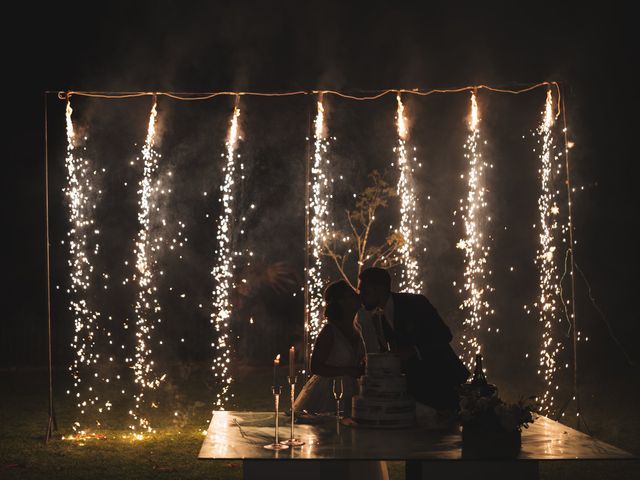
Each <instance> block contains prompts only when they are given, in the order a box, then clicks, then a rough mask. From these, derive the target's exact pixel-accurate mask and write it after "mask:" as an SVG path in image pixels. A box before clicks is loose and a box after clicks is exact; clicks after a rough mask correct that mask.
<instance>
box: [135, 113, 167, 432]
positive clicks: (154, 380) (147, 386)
mask: <svg viewBox="0 0 640 480" xmlns="http://www.w3.org/2000/svg"><path fill="white" fill-rule="evenodd" d="M156 107H157V104H156V102H155V101H154V103H153V106H152V108H151V113H150V115H149V126H148V130H147V137H146V140H145V144H144V147H143V148H142V159H143V164H144V168H143V175H142V179H141V180H140V183H139V190H138V194H139V196H140V197H139V200H138V207H139V210H138V224H139V231H138V238H137V241H136V249H135V253H136V278H135V279H137V281H138V295H137V299H136V303H135V315H136V328H135V336H136V339H135V340H136V345H135V356H134V357H135V358H134V361H133V365H132V368H133V373H134V382H135V384H136V387H137V388H136V393H135V394H134V402H135V406H134V408H133V409H132V410H129V414H130V415H131V416H132V417H133V418H134V420H135V421H136V422H137V423H138V427H140V428H141V429H142V430H143V431H146V432H152V431H153V429H152V428H151V425H150V424H149V420H148V419H147V418H146V417H145V415H147V414H146V413H145V412H144V410H145V408H148V407H153V406H154V403H153V402H151V400H150V399H149V398H148V397H149V393H150V391H152V390H154V389H156V388H158V386H159V385H160V382H161V381H162V380H163V379H164V377H165V376H164V375H162V376H159V375H158V374H157V373H156V371H155V365H154V361H153V360H152V353H153V350H152V347H151V345H152V330H154V329H155V325H154V324H155V323H156V322H160V321H161V319H160V317H159V316H158V315H159V313H160V310H161V308H160V303H159V302H158V298H157V295H156V292H157V287H156V285H155V278H154V277H155V275H154V273H155V272H154V265H155V264H156V263H157V262H156V260H155V258H154V256H155V255H156V254H157V251H158V249H159V245H158V242H161V241H162V239H161V238H157V237H155V238H154V236H153V233H152V228H151V226H152V222H151V215H153V214H155V213H157V210H158V207H157V206H156V203H155V202H156V201H157V198H156V194H157V191H158V187H159V182H157V181H156V182H154V180H155V176H156V173H157V170H158V160H159V158H160V154H159V153H158V152H157V151H156V150H155V141H156V117H157V114H158V113H157V109H156ZM145 393H146V394H147V398H145ZM130 428H131V429H132V430H134V431H135V430H136V426H135V425H131V427H130ZM136 434H137V435H139V433H136Z"/></svg>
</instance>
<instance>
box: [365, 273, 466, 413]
mask: <svg viewBox="0 0 640 480" xmlns="http://www.w3.org/2000/svg"><path fill="white" fill-rule="evenodd" d="M360 300H361V302H362V304H363V306H364V308H365V310H362V309H361V311H360V313H359V314H358V322H359V326H360V329H361V330H362V336H363V339H364V342H365V346H366V348H367V352H369V353H376V352H382V351H387V350H390V351H392V352H394V353H397V354H398V355H399V356H400V358H401V359H402V368H403V371H404V373H405V374H406V375H407V385H408V390H409V393H410V394H411V395H413V397H414V398H415V399H416V400H417V401H419V402H421V403H424V404H426V405H429V406H430V407H432V408H435V409H436V410H456V409H457V408H458V400H459V399H458V393H457V388H458V387H459V386H460V385H461V384H462V383H464V382H465V381H466V380H467V378H468V377H469V371H468V370H467V368H466V367H465V366H464V364H463V363H462V362H461V361H460V359H459V358H458V356H457V355H456V354H455V352H454V351H453V349H452V348H451V346H450V345H449V342H451V339H452V336H451V331H450V330H449V328H448V327H447V326H446V325H445V323H444V322H443V321H442V318H440V315H438V312H437V311H436V309H435V308H434V307H433V306H432V305H431V303H429V300H427V298H426V297H425V296H424V295H416V294H411V293H395V292H392V291H391V277H390V276H389V273H388V272H387V271H386V270H384V269H382V268H375V267H373V268H367V269H365V270H363V271H362V272H361V273H360Z"/></svg>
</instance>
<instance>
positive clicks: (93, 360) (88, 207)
mask: <svg viewBox="0 0 640 480" xmlns="http://www.w3.org/2000/svg"><path fill="white" fill-rule="evenodd" d="M72 113H73V110H72V108H71V102H70V101H69V100H67V109H66V127H67V155H66V158H65V167H66V170H67V184H66V186H65V187H64V188H63V192H64V193H65V195H66V196H67V199H68V206H69V224H70V229H69V231H68V232H67V238H68V242H67V243H68V246H69V260H68V265H69V267H70V272H69V276H70V286H69V288H68V290H67V293H68V294H69V296H70V300H69V310H70V311H71V312H72V315H73V323H74V335H73V339H72V341H71V347H72V349H73V351H74V353H75V355H74V358H73V361H72V364H71V365H70V366H69V371H70V372H71V377H72V379H73V387H72V388H71V389H69V390H67V394H68V395H72V396H73V397H74V398H75V400H76V406H77V407H78V410H79V412H80V415H85V413H87V410H88V409H89V408H93V409H95V410H96V411H97V412H98V413H102V412H103V409H106V410H109V409H110V408H111V403H110V402H109V401H108V400H107V401H105V402H104V403H101V402H100V399H99V397H98V395H97V390H98V388H97V385H96V383H95V382H96V381H103V382H107V383H108V382H109V379H108V378H104V377H102V376H101V374H100V372H99V361H100V354H99V353H96V350H95V347H96V344H97V342H98V337H99V334H100V333H104V332H106V330H104V329H102V328H101V326H100V312H99V311H97V310H95V309H93V308H91V307H90V306H89V301H88V298H87V297H88V295H87V294H88V290H89V289H90V287H91V277H92V273H93V266H92V265H91V259H90V253H89V252H88V239H89V238H91V237H92V236H93V235H98V234H99V231H98V230H97V229H96V228H95V227H94V220H93V218H92V214H93V210H94V209H95V205H92V204H91V203H90V202H91V198H90V196H91V192H92V190H93V186H92V184H91V176H90V175H91V173H90V172H91V169H90V165H89V162H88V160H86V159H84V158H83V157H82V156H81V155H76V152H77V150H78V149H77V146H76V144H75V142H76V133H75V131H74V127H73V121H72V118H71V115H72ZM98 248H99V245H98V244H97V243H96V246H95V249H94V252H93V254H94V255H96V254H97V253H98ZM72 428H73V430H74V432H76V434H79V433H80V432H82V434H84V433H85V431H84V430H81V428H82V427H81V424H80V422H79V421H78V420H76V421H75V422H74V423H73V426H72Z"/></svg>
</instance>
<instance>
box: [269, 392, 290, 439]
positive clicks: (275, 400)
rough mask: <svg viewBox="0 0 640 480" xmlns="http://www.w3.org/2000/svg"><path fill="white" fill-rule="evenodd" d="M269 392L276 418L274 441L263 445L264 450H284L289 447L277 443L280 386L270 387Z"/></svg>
mask: <svg viewBox="0 0 640 480" xmlns="http://www.w3.org/2000/svg"><path fill="white" fill-rule="evenodd" d="M271 392H272V393H273V403H274V405H275V417H276V429H275V441H274V442H273V443H270V444H269V445H265V446H264V448H266V449H268V450H286V449H287V448H289V445H283V444H282V443H280V442H279V438H278V414H279V413H280V392H282V387H281V386H279V385H278V386H275V385H274V386H272V387H271Z"/></svg>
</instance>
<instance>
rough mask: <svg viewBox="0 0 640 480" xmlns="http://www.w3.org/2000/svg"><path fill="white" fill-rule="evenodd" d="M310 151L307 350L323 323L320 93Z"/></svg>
mask: <svg viewBox="0 0 640 480" xmlns="http://www.w3.org/2000/svg"><path fill="white" fill-rule="evenodd" d="M313 140H314V154H313V165H312V167H311V198H310V199H309V207H308V208H309V210H310V217H311V227H310V229H311V232H310V238H309V249H310V250H311V261H310V262H309V271H308V274H307V283H308V286H307V288H308V290H309V305H307V307H306V308H307V309H308V318H309V323H308V324H307V325H305V329H306V330H307V334H308V338H309V345H310V349H309V354H310V353H311V351H312V350H313V345H314V344H315V341H316V338H317V337H318V334H319V333H320V329H321V328H322V325H323V323H324V319H323V315H322V308H323V306H324V300H323V296H322V293H323V291H322V290H323V287H324V283H325V280H324V278H323V275H322V249H323V246H324V244H325V242H326V241H327V239H328V237H329V226H328V222H327V219H328V204H329V200H328V199H329V183H330V179H329V177H328V176H327V173H326V171H325V169H326V168H327V167H328V166H329V163H330V161H329V159H328V158H327V151H328V148H329V139H328V137H327V132H326V125H325V114H324V106H323V103H322V97H320V98H319V100H318V102H317V112H316V117H315V120H314V135H313Z"/></svg>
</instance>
